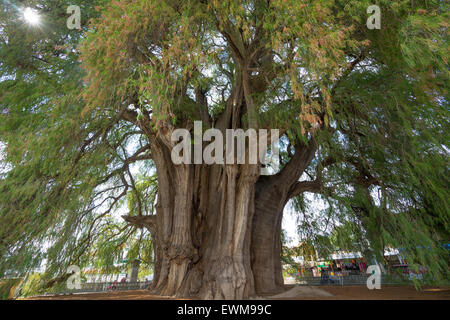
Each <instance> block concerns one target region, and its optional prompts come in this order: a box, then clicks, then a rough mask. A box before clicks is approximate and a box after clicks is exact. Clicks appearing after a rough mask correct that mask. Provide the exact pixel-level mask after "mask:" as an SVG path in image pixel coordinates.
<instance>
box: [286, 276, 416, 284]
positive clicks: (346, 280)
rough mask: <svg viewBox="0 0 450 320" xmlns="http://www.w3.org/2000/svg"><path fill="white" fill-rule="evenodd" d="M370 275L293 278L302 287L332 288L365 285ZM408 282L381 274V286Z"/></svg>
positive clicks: (401, 278)
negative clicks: (332, 286)
mask: <svg viewBox="0 0 450 320" xmlns="http://www.w3.org/2000/svg"><path fill="white" fill-rule="evenodd" d="M369 277H370V274H364V273H360V274H346V275H341V274H339V275H330V276H328V277H321V276H318V277H313V276H297V275H295V276H294V279H295V283H296V284H298V285H304V286H321V285H334V286H356V285H366V284H367V279H368V278H369ZM407 282H409V281H408V279H405V278H403V277H396V276H392V275H386V274H382V276H381V284H382V285H383V284H384V285H386V284H391V285H392V284H405V283H407Z"/></svg>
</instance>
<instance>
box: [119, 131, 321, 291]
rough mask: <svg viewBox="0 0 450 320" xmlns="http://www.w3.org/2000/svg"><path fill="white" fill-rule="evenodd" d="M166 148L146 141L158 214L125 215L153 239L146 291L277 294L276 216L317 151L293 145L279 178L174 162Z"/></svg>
mask: <svg viewBox="0 0 450 320" xmlns="http://www.w3.org/2000/svg"><path fill="white" fill-rule="evenodd" d="M168 143H169V142H168V140H166V141H164V140H163V139H162V138H161V137H159V138H156V137H155V136H152V141H151V144H152V155H153V159H154V161H155V164H156V168H157V174H158V203H157V206H156V207H157V212H156V216H150V217H146V218H144V217H142V218H139V217H128V218H126V220H127V221H129V222H131V223H133V224H135V225H137V226H146V227H147V228H148V229H149V230H150V232H151V234H152V237H153V242H154V248H155V266H154V279H153V282H152V285H151V290H152V291H153V292H154V293H155V294H161V295H169V296H173V295H175V296H178V297H198V298H206V299H244V298H248V297H249V296H252V295H255V294H257V293H258V294H259V293H276V292H279V291H281V290H282V289H283V276H282V267H281V239H280V235H281V221H282V213H283V209H284V207H285V205H286V203H287V201H288V200H289V199H290V196H291V191H292V185H294V184H295V182H296V181H297V180H298V178H299V176H300V175H301V173H302V172H303V171H304V170H305V168H306V166H307V165H308V164H309V162H310V161H311V158H312V156H313V154H314V152H315V147H314V146H306V145H299V147H298V148H296V154H295V155H294V158H293V159H292V160H291V162H290V163H289V164H287V165H286V166H285V167H284V168H283V169H282V171H281V172H280V173H279V174H277V175H274V176H259V170H260V168H259V165H184V164H181V165H174V164H173V162H172V161H171V158H170V146H168V145H167V144H168ZM142 220H145V221H144V223H142ZM138 221H139V222H138Z"/></svg>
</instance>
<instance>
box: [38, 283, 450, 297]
mask: <svg viewBox="0 0 450 320" xmlns="http://www.w3.org/2000/svg"><path fill="white" fill-rule="evenodd" d="M286 289H287V291H286V292H284V293H282V294H280V295H277V296H274V297H264V298H265V299H271V298H272V299H289V300H301V299H307V300H411V299H413V300H418V299H420V300H450V287H424V288H422V290H421V291H417V290H416V289H415V288H414V287H412V286H383V287H381V290H368V289H367V288H366V287H365V286H343V287H338V286H317V287H295V286H294V285H288V286H286ZM29 299H30V300H167V299H171V298H170V297H161V296H154V295H151V294H149V292H148V291H147V290H134V291H117V292H102V293H87V294H73V295H59V296H43V297H33V298H29Z"/></svg>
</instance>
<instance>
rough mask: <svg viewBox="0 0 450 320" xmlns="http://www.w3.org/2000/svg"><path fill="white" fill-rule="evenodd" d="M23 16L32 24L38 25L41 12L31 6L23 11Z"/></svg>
mask: <svg viewBox="0 0 450 320" xmlns="http://www.w3.org/2000/svg"><path fill="white" fill-rule="evenodd" d="M23 17H24V19H25V21H26V22H27V23H29V24H31V25H38V24H39V22H40V17H39V14H38V13H37V12H36V10H33V9H31V8H26V9H25V10H24V11H23Z"/></svg>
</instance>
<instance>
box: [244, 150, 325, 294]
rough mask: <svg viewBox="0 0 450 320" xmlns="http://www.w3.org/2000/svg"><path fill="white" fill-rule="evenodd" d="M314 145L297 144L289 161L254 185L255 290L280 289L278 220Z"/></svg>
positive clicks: (273, 291) (253, 259)
mask: <svg viewBox="0 0 450 320" xmlns="http://www.w3.org/2000/svg"><path fill="white" fill-rule="evenodd" d="M315 151H316V147H315V145H314V143H313V142H311V143H310V144H309V145H304V144H298V145H296V147H295V154H294V156H293V158H292V159H291V161H290V162H289V163H288V164H287V165H286V166H285V167H284V168H283V169H282V170H281V171H280V172H279V173H278V174H276V175H273V176H261V177H260V179H259V180H258V182H257V184H256V195H255V215H254V218H253V228H252V242H251V253H252V270H253V273H254V277H255V287H256V288H255V289H256V291H257V292H258V293H276V292H279V291H282V290H283V286H284V280H283V274H282V272H283V270H282V265H281V222H282V220H283V210H284V207H285V206H286V204H287V202H288V201H289V199H291V197H292V196H293V194H294V192H295V191H297V190H294V189H295V186H296V183H297V180H298V179H299V178H300V176H301V175H302V174H303V172H304V171H305V169H306V167H307V166H308V165H309V164H310V162H311V160H312V158H313V156H314V153H315Z"/></svg>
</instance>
